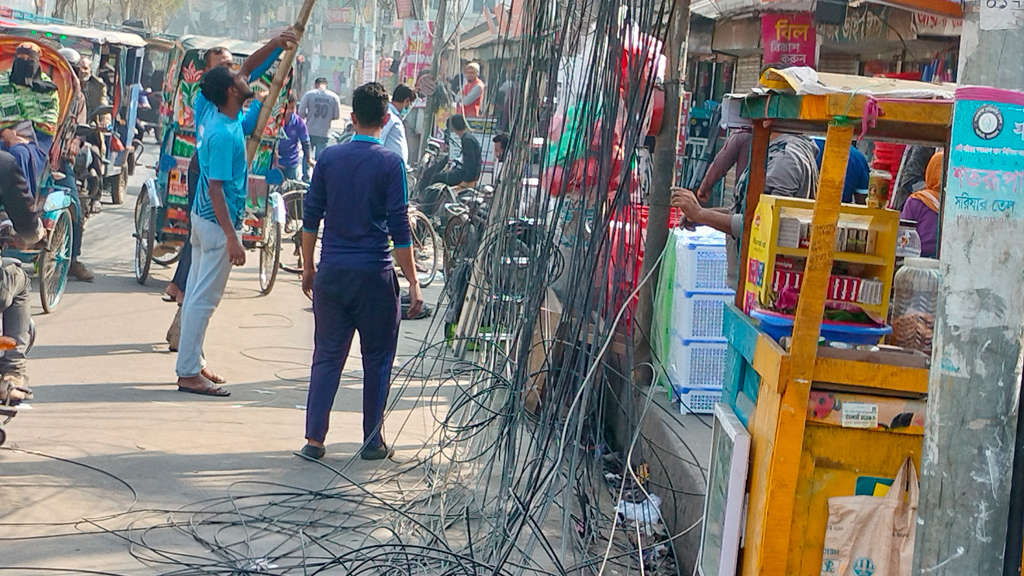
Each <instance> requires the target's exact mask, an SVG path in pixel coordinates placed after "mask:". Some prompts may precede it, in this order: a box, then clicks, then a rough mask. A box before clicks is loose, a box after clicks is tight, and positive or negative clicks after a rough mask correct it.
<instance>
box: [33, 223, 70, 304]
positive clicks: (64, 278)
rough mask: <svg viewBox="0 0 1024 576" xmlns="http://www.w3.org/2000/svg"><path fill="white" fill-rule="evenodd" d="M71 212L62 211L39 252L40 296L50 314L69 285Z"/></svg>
mask: <svg viewBox="0 0 1024 576" xmlns="http://www.w3.org/2000/svg"><path fill="white" fill-rule="evenodd" d="M71 234H72V232H71V212H70V211H69V210H68V209H67V208H65V209H64V210H61V211H60V215H59V216H57V221H56V222H55V223H54V225H53V230H50V235H49V238H47V240H46V245H45V247H44V248H43V251H42V252H40V253H39V261H38V263H37V266H38V267H39V298H40V300H41V301H42V304H43V312H46V313H47V314H49V313H50V312H53V311H54V310H56V309H57V304H58V303H60V299H61V297H62V296H64V289H65V288H67V285H68V269H69V268H71V240H72V238H71Z"/></svg>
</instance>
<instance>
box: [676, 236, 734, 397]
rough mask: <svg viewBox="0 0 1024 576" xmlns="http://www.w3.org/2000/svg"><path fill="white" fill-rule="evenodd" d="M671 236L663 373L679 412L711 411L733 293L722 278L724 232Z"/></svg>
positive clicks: (718, 386)
mask: <svg viewBox="0 0 1024 576" xmlns="http://www.w3.org/2000/svg"><path fill="white" fill-rule="evenodd" d="M675 239H676V246H675V257H676V261H675V282H674V285H673V290H672V306H671V316H670V318H671V320H670V329H669V346H668V358H667V359H666V362H665V363H664V364H665V367H666V374H667V376H668V379H669V382H670V384H671V386H672V390H673V398H674V399H675V400H677V401H678V402H679V411H680V413H682V414H691V413H695V414H711V413H712V412H714V408H715V404H717V403H718V402H719V401H720V400H721V398H722V383H723V382H724V378H725V358H726V347H727V346H726V339H725V336H724V335H723V332H722V315H723V311H724V308H725V306H726V304H728V303H729V302H732V301H733V300H734V299H735V294H736V292H735V291H734V290H733V289H732V288H730V287H729V285H728V281H727V279H726V270H727V267H728V256H727V254H726V243H725V234H722V233H721V232H717V231H715V230H712V229H710V228H707V227H700V228H698V229H697V230H696V231H693V232H689V231H683V232H682V233H677V234H676V235H675Z"/></svg>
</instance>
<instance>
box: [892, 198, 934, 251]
mask: <svg viewBox="0 0 1024 576" xmlns="http://www.w3.org/2000/svg"><path fill="white" fill-rule="evenodd" d="M900 219H901V220H913V221H915V222H917V235H918V236H920V237H921V256H923V257H925V258H935V253H936V252H937V251H938V244H937V240H938V232H939V215H938V213H936V212H933V211H932V209H931V208H929V207H928V206H926V205H925V203H924V202H921V201H920V200H918V199H917V198H910V199H908V200H907V203H906V204H904V205H903V211H902V212H900Z"/></svg>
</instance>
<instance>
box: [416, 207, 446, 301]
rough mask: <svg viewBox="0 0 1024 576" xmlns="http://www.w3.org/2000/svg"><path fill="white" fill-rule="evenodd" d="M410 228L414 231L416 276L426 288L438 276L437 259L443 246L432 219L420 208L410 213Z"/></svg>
mask: <svg viewBox="0 0 1024 576" xmlns="http://www.w3.org/2000/svg"><path fill="white" fill-rule="evenodd" d="M409 230H410V232H412V255H413V265H414V266H415V267H416V276H417V277H418V278H419V280H420V286H422V287H424V288H426V287H427V286H430V284H431V283H432V282H433V281H434V278H436V277H437V259H438V252H440V250H441V246H440V245H439V244H440V243H439V242H438V239H437V233H436V232H434V227H433V226H432V225H431V224H430V220H429V219H427V217H426V216H424V215H423V213H422V212H420V211H418V210H414V211H412V212H410V213H409Z"/></svg>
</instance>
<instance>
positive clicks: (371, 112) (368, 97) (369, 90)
mask: <svg viewBox="0 0 1024 576" xmlns="http://www.w3.org/2000/svg"><path fill="white" fill-rule="evenodd" d="M390 101H391V99H390V98H388V91H387V89H386V88H384V86H383V85H382V84H379V83H377V82H370V83H369V84H363V85H362V86H360V87H359V88H356V90H355V92H353V93H352V112H353V113H355V115H356V120H358V121H359V125H360V126H364V127H366V128H376V127H378V126H383V125H384V120H385V119H386V118H387V117H388V103H389V102H390Z"/></svg>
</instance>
